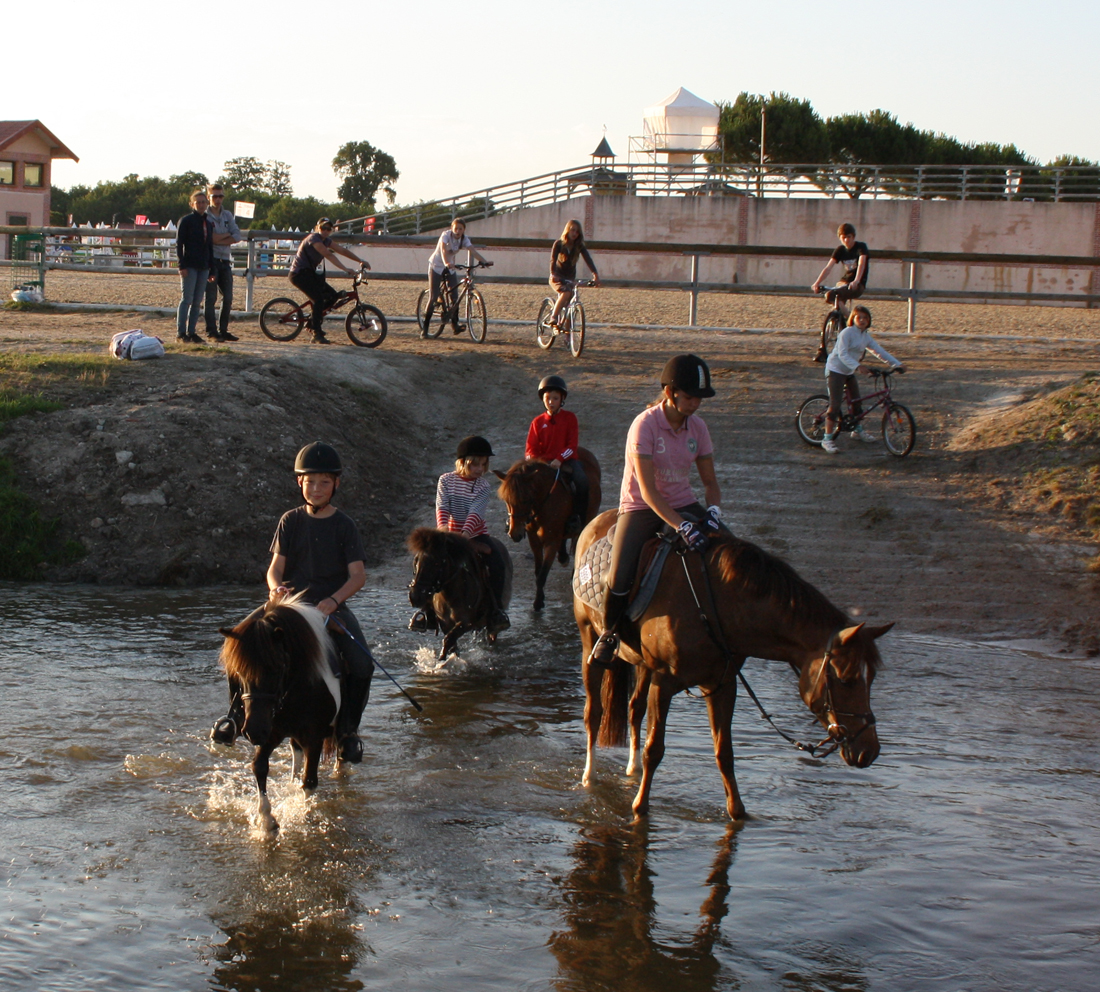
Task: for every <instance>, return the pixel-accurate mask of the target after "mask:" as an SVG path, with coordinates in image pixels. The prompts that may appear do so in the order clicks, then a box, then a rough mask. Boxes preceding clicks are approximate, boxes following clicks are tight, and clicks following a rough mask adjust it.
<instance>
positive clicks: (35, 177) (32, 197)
mask: <svg viewBox="0 0 1100 992" xmlns="http://www.w3.org/2000/svg"><path fill="white" fill-rule="evenodd" d="M55 158H71V159H72V160H73V161H74V162H79V161H80V160H79V159H78V158H77V157H76V156H75V155H74V154H73V153H72V152H71V151H69V149H68V148H66V147H65V146H64V145H63V144H62V143H61V142H60V141H58V140H57V138H55V137H54V136H53V135H52V134H51V133H50V132H49V130H48V129H47V128H46V127H45V126H44V125H43V124H42V122H41V121H0V224H26V225H28V226H29V227H48V226H49V223H50V162H51V161H52V160H53V159H55ZM8 255H9V253H8V236H7V235H6V234H4V235H0V258H7V257H8Z"/></svg>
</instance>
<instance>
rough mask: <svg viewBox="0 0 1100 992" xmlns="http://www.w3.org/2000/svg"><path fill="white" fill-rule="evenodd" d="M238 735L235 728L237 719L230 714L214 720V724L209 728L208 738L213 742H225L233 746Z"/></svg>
mask: <svg viewBox="0 0 1100 992" xmlns="http://www.w3.org/2000/svg"><path fill="white" fill-rule="evenodd" d="M239 736H240V731H239V730H238V729H237V721H236V720H234V719H233V717H231V716H223V717H222V718H221V719H220V720H217V721H215V722H214V726H213V727H211V728H210V739H211V740H212V741H213V742H214V743H215V744H227V745H229V746H230V747H232V746H233V742H234V741H236V739H237V738H238V737H239Z"/></svg>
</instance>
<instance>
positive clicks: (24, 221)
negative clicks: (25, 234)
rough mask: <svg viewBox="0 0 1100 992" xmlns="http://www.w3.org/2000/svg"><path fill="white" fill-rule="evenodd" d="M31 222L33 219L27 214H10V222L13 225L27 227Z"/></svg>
mask: <svg viewBox="0 0 1100 992" xmlns="http://www.w3.org/2000/svg"><path fill="white" fill-rule="evenodd" d="M30 222H31V219H30V217H28V216H27V215H26V214H8V223H9V224H10V225H11V226H12V227H26V226H27V225H28V224H29V223H30ZM20 237H22V235H20Z"/></svg>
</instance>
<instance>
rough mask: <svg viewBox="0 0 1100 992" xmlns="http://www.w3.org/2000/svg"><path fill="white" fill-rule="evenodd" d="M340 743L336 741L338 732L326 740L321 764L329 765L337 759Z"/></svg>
mask: <svg viewBox="0 0 1100 992" xmlns="http://www.w3.org/2000/svg"><path fill="white" fill-rule="evenodd" d="M339 744H340V742H339V741H338V740H337V739H336V731H335V730H333V731H332V733H331V734H329V735H328V737H326V738H325V739H324V742H323V743H322V744H321V762H322V764H325V765H327V764H329V762H331V761H333V760H334V759H335V758H336V749H337V747H339Z"/></svg>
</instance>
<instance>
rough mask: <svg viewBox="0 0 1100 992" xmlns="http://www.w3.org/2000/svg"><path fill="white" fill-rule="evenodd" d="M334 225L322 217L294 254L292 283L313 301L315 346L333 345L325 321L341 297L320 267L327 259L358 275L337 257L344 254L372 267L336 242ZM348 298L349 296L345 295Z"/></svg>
mask: <svg viewBox="0 0 1100 992" xmlns="http://www.w3.org/2000/svg"><path fill="white" fill-rule="evenodd" d="M335 226H336V225H335V224H333V222H332V221H331V220H329V218H328V217H322V218H321V219H320V220H319V221H317V224H316V225H315V226H314V228H313V230H312V231H310V233H309V234H307V235H306V236H305V237H304V238H302V242H301V244H299V245H298V251H297V253H296V254H295V255H294V261H293V262H291V263H290V281H291V284H292V285H294V286H296V287H297V288H298V289H300V290H301V291H302V292H303V293H305V294H306V296H308V297H309V298H310V299H311V300H312V301H313V314H312V316H311V317H310V321H309V326H310V330H312V331H313V339H312V340H313V343H314V344H331V342H330V341H329V339H328V338H326V337H325V330H324V320H325V310H326V309H328V308H329V307H331V306H332V305H333V304H334V303H335V302H336V301H337V300H338V299H340V296H341V294H340V293H338V292H337V291H336V290H335V289H333V288H332V287H331V286H330V285H329V284H328V282H326V281H325V277H324V276H323V275H321V273H320V272H318V271H317V266H318V265H320V264H321V263H322V261H324V260H326V259H327V260H328V261H330V262H332V264H333V265H335V266H336V267H337V268H338V269H343V270H344V271H345V272H346V273H348V275H354V270H353V269H349V268H348V267H347V266H346V265H344V263H343V262H341V261H340V259H338V258H337V257H336V256H337V255H343V256H344V257H345V258H350V259H351V260H352V261H353V262H355V264H356V265H361V266H363V268H365V269H369V268H370V265H369V264H368V263H366V262H364V261H363V259H361V258H360V257H359V256H358V255H355V254H353V253H352V252H350V251H348V249H347V248H344V247H343V246H342V245H335V244H333V243H332V238H331V236H330V235H331V234H332V231H333V228H334V227H335ZM345 295H346V294H345Z"/></svg>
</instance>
